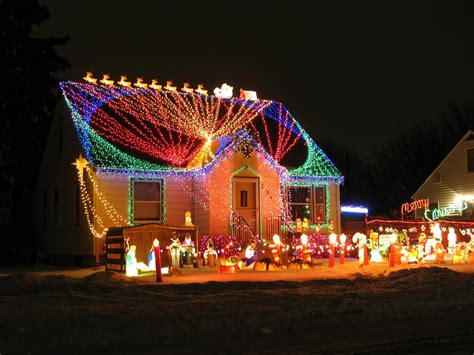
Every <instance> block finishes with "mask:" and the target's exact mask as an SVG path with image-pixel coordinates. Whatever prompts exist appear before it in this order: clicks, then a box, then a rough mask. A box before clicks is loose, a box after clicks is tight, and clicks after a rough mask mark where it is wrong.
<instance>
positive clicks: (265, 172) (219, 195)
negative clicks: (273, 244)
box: [208, 152, 281, 236]
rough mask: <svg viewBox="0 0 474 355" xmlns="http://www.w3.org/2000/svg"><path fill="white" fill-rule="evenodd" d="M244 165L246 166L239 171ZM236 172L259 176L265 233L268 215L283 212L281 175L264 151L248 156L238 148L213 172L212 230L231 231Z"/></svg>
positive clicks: (217, 231) (238, 174)
mask: <svg viewBox="0 0 474 355" xmlns="http://www.w3.org/2000/svg"><path fill="white" fill-rule="evenodd" d="M241 168H243V169H242V170H241V171H240V172H237V171H238V170H239V169H241ZM252 170H253V171H252ZM232 176H235V177H258V178H259V185H260V186H259V195H260V203H259V206H260V226H261V228H260V231H257V233H258V234H260V233H262V234H263V235H264V236H265V235H266V230H265V219H266V218H268V217H278V216H279V215H280V208H281V206H280V177H279V175H278V173H277V171H276V170H275V168H274V167H272V166H270V165H269V164H268V163H266V161H265V159H264V158H263V157H261V156H260V155H258V154H253V155H252V156H251V157H249V158H246V157H244V156H243V155H242V154H241V153H238V152H236V153H233V154H232V155H230V156H229V157H227V158H226V159H224V160H223V161H221V162H220V163H219V164H218V165H217V166H216V167H214V169H213V170H212V171H211V172H210V174H209V177H208V180H209V181H212V183H211V184H209V201H210V210H211V211H212V214H211V218H210V223H211V228H210V233H211V234H229V217H230V213H231V206H232V195H231V194H232V187H231V184H232Z"/></svg>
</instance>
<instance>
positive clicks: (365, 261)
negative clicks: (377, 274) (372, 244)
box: [352, 233, 369, 267]
mask: <svg viewBox="0 0 474 355" xmlns="http://www.w3.org/2000/svg"><path fill="white" fill-rule="evenodd" d="M352 242H353V243H358V246H359V267H362V266H364V265H369V255H368V252H367V236H366V235H365V234H362V233H356V234H354V236H353V237H352Z"/></svg>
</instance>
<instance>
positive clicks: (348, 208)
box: [341, 206, 369, 214]
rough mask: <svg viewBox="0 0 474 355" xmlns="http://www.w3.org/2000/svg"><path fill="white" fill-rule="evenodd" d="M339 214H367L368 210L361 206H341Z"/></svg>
mask: <svg viewBox="0 0 474 355" xmlns="http://www.w3.org/2000/svg"><path fill="white" fill-rule="evenodd" d="M341 212H350V213H364V214H368V213H369V209H368V208H367V207H363V206H341Z"/></svg>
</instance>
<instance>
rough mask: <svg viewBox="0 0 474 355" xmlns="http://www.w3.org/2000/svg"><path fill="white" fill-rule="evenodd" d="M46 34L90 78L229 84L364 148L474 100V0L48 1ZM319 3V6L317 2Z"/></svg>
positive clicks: (317, 133)
mask: <svg viewBox="0 0 474 355" xmlns="http://www.w3.org/2000/svg"><path fill="white" fill-rule="evenodd" d="M42 3H43V4H44V5H46V6H47V8H48V9H49V11H50V13H51V18H50V19H49V20H48V21H47V22H44V23H43V24H42V25H41V27H40V28H39V29H38V30H37V31H36V35H38V36H39V35H40V36H58V37H59V36H65V35H69V36H70V41H69V43H68V44H67V45H66V46H64V47H63V48H60V47H58V52H59V53H60V54H61V55H62V56H64V57H66V58H68V59H69V61H70V63H71V69H70V71H68V72H67V73H63V74H62V75H61V76H62V78H64V79H67V80H73V81H82V77H83V76H84V73H85V72H86V71H88V70H92V71H93V72H94V74H95V76H96V77H101V75H102V74H103V73H109V74H110V75H111V77H112V78H113V79H119V75H120V74H126V75H128V79H129V80H130V79H132V80H134V79H135V78H136V77H137V76H143V78H144V79H145V81H148V82H149V81H151V79H153V78H158V80H159V81H160V83H163V82H164V81H166V80H170V79H171V80H174V82H175V84H178V86H179V87H181V84H182V83H183V82H184V81H189V82H190V83H191V86H193V87H195V86H196V84H197V83H200V82H202V83H204V84H205V87H206V88H207V89H209V90H210V91H212V90H213V89H214V87H216V86H220V85H221V84H222V83H224V82H226V83H228V84H229V85H231V86H233V87H234V95H237V94H238V90H239V88H243V89H247V90H256V91H257V94H258V95H259V97H260V98H265V99H275V100H278V101H282V102H283V103H284V104H285V106H286V107H288V109H289V110H290V112H292V114H293V115H294V116H295V118H296V119H297V120H298V121H299V122H300V123H301V124H302V125H303V127H304V128H305V129H306V130H307V131H308V132H309V133H310V134H311V135H312V136H313V138H315V140H316V142H318V141H321V140H323V141H332V142H337V143H340V144H347V146H349V147H350V148H351V149H357V150H358V151H359V152H360V153H362V154H367V153H368V152H370V149H371V147H372V146H373V147H377V146H380V144H382V143H383V142H384V141H385V140H387V139H388V138H390V137H391V136H392V135H393V134H394V132H396V131H397V130H400V129H403V128H404V127H405V126H410V125H411V124H412V123H413V122H415V121H421V120H424V119H426V120H435V119H437V118H438V117H439V116H440V115H441V114H442V113H444V112H446V111H448V110H449V107H450V105H451V104H452V103H459V104H464V103H473V102H474V21H473V13H474V12H473V10H474V3H473V2H469V1H466V2H460V1H459V2H448V1H445V2H443V3H441V2H427V1H411V2H410V1H409V2H405V3H403V4H402V3H400V2H393V3H387V2H382V1H374V2H363V3H361V2H359V1H347V2H340V1H331V2H324V3H323V2H317V3H313V2H295V1H287V2H285V3H279V2H276V1H273V2H257V1H239V2H232V5H228V4H227V2H224V1H222V2H216V3H211V2H208V1H193V2H189V3H188V4H185V2H183V1H97V0H81V1H64V0H56V1H53V0H43V1H42ZM309 4H311V5H309Z"/></svg>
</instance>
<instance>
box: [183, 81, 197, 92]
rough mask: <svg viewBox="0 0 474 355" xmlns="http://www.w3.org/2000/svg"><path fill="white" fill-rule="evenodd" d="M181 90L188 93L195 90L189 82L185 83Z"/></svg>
mask: <svg viewBox="0 0 474 355" xmlns="http://www.w3.org/2000/svg"><path fill="white" fill-rule="evenodd" d="M181 90H182V91H184V92H187V93H188V94H192V93H193V92H194V89H193V88H190V87H189V83H184V84H183V87H182V88H181Z"/></svg>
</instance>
